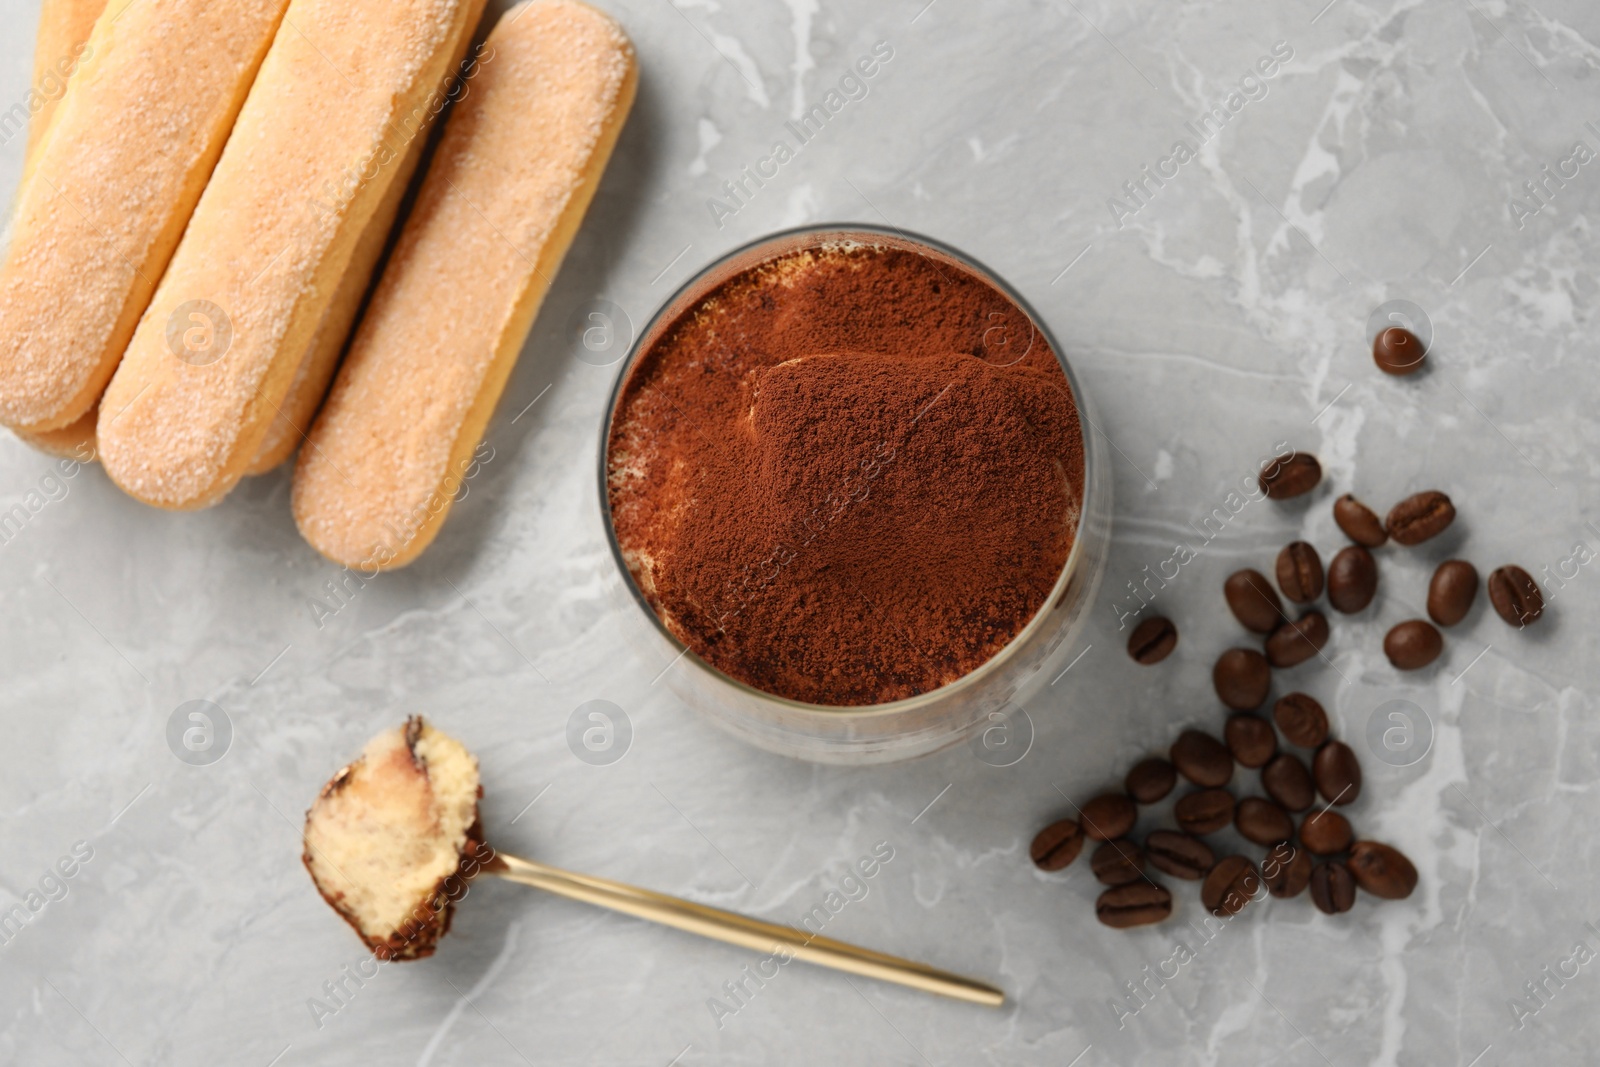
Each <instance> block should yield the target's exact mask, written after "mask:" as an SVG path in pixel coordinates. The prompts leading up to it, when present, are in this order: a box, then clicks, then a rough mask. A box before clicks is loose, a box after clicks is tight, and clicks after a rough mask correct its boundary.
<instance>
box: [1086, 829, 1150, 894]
mask: <svg viewBox="0 0 1600 1067" xmlns="http://www.w3.org/2000/svg"><path fill="white" fill-rule="evenodd" d="M1089 869H1090V870H1091V871H1093V872H1094V876H1095V877H1096V878H1098V879H1099V880H1100V881H1102V882H1104V883H1105V884H1106V885H1127V884H1128V883H1129V882H1135V881H1138V880H1139V879H1140V878H1143V877H1144V853H1143V852H1142V851H1140V849H1139V846H1138V845H1136V844H1134V843H1133V842H1132V841H1129V840H1128V839H1127V838H1125V837H1122V838H1118V839H1117V840H1115V841H1107V842H1106V843H1105V844H1103V845H1101V846H1100V847H1099V848H1097V849H1095V850H1094V855H1093V856H1092V857H1090V859H1089Z"/></svg>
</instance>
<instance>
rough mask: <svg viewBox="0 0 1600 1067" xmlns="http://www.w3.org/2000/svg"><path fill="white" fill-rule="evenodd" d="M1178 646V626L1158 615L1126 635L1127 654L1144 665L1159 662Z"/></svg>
mask: <svg viewBox="0 0 1600 1067" xmlns="http://www.w3.org/2000/svg"><path fill="white" fill-rule="evenodd" d="M1177 647H1178V628H1177V627H1176V626H1174V625H1172V620H1171V619H1167V618H1163V617H1162V616H1160V615H1157V616H1155V617H1154V618H1149V619H1146V620H1144V622H1141V623H1140V624H1139V625H1138V626H1135V627H1134V628H1133V633H1131V634H1129V635H1128V655H1130V656H1132V657H1133V658H1134V659H1136V660H1138V661H1139V662H1140V663H1143V664H1145V665H1146V666H1148V665H1150V664H1152V663H1160V662H1161V661H1162V660H1164V659H1166V658H1167V657H1168V656H1170V655H1172V650H1173V649H1175V648H1177Z"/></svg>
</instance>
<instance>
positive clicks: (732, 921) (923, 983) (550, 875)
mask: <svg viewBox="0 0 1600 1067" xmlns="http://www.w3.org/2000/svg"><path fill="white" fill-rule="evenodd" d="M484 872H485V873H487V874H493V875H496V876H498V877H500V878H505V879H508V880H509V881H513V882H521V883H522V884H523V885H531V886H534V887H535V888H538V889H543V890H546V891H547V892H551V893H555V894H556V895H558V896H563V897H568V898H570V899H572V900H581V901H583V902H584V903H586V904H594V905H597V906H598V907H602V908H610V909H611V910H612V911H620V912H624V913H626V914H628V915H632V916H634V917H636V918H640V919H648V920H649V921H651V922H657V923H661V924H663V925H665V926H672V927H676V928H677V929H679V930H687V931H688V932H689V933H691V934H699V935H700V936H701V937H709V938H713V939H715V940H717V941H726V942H728V943H729V944H731V945H739V946H742V947H744V948H748V949H751V950H753V951H755V952H764V953H776V952H779V951H781V950H784V949H787V950H788V952H789V954H790V955H791V956H792V957H793V958H794V959H800V960H805V961H806V962H807V963H815V964H820V965H821V966H823V967H832V968H834V969H836V970H840V971H848V972H850V973H851V974H859V975H863V976H865V977H867V978H877V979H880V980H882V981H885V982H897V983H899V984H900V985H904V986H910V987H911V988H913V989H921V990H924V991H925V992H929V993H938V994H941V995H942V996H947V997H954V998H956V999H957V1000H966V1001H970V1002H972V1003H974V1004H986V1005H989V1006H990V1007H999V1006H1000V1005H1001V1004H1003V1003H1005V994H1004V993H1002V992H1001V991H1000V990H998V989H996V988H994V987H993V986H990V985H986V984H984V983H983V982H976V981H973V980H972V979H970V978H963V977H961V976H960V975H958V974H951V973H949V972H948V971H941V970H938V969H937V968H934V967H929V966H927V965H926V964H922V963H915V962H913V961H911V960H904V959H901V958H899V957H898V956H889V955H886V954H884V953H882V952H873V951H872V950H870V949H864V948H857V947H856V946H855V945H847V944H845V943H844V942H843V941H835V940H833V939H832V938H827V937H821V936H818V935H814V934H809V933H806V932H805V931H803V930H796V929H795V928H793V927H790V926H779V925H777V924H776V923H769V922H763V921H761V920H760V919H752V918H749V917H748V916H744V915H738V914H735V913H734V912H731V911H723V910H722V909H720V908H710V907H707V906H706V905H704V904H696V903H694V902H693V901H689V900H682V899H680V898H678V897H670V896H667V895H666V894H664V893H655V892H652V891H651V890H648V889H639V888H638V887H636V886H631V885H624V884H623V883H621V882H613V881H611V880H610V879H606V878H595V877H593V876H591V875H587V874H576V873H574V872H572V871H564V870H562V869H560V868H559V867H551V866H548V865H546V864H543V863H535V862H533V861H532V860H525V859H519V858H518V857H516V856H508V855H506V854H505V853H503V852H502V853H499V854H498V858H497V859H496V860H495V861H494V862H491V863H490V864H489V865H487V866H486V867H484Z"/></svg>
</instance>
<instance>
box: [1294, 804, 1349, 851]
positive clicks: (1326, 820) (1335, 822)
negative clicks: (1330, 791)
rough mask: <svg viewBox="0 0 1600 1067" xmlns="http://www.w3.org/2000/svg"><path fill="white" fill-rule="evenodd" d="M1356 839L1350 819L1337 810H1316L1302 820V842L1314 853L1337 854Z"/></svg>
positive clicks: (1307, 849)
mask: <svg viewBox="0 0 1600 1067" xmlns="http://www.w3.org/2000/svg"><path fill="white" fill-rule="evenodd" d="M1354 839H1355V832H1354V831H1353V830H1351V829H1350V820H1349V819H1347V818H1345V817H1344V816H1343V815H1340V814H1339V813H1338V812H1336V811H1329V810H1326V809H1324V810H1321V811H1314V812H1312V813H1311V814H1310V815H1307V816H1306V817H1305V818H1304V819H1302V820H1301V822H1300V843H1301V844H1302V845H1304V846H1306V851H1307V852H1310V853H1313V854H1314V855H1318V856H1336V855H1338V854H1339V853H1341V852H1343V851H1344V850H1345V849H1347V848H1349V847H1350V842H1351V841H1352V840H1354Z"/></svg>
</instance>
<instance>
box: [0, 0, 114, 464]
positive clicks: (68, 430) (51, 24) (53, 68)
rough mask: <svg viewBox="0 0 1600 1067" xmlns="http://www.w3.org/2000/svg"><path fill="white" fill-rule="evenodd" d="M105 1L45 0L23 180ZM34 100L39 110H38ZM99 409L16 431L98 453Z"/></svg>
mask: <svg viewBox="0 0 1600 1067" xmlns="http://www.w3.org/2000/svg"><path fill="white" fill-rule="evenodd" d="M105 6H106V5H105V0H44V5H43V7H42V8H41V9H40V11H39V36H38V39H37V40H36V41H35V42H34V46H33V93H34V94H35V95H34V97H32V98H30V100H29V102H28V108H29V111H30V114H31V117H30V118H29V119H28V145H27V149H26V151H25V153H24V155H23V157H22V180H23V181H27V180H28V175H29V174H31V173H33V167H34V163H35V162H36V161H37V159H38V157H39V145H40V143H42V142H43V140H44V131H45V130H46V129H48V128H49V126H50V120H51V119H52V118H53V117H55V112H56V105H57V104H58V103H60V102H61V97H62V96H63V95H64V94H65V93H66V91H67V80H68V79H69V78H71V77H72V75H73V74H74V73H76V72H77V69H78V64H79V63H82V62H86V61H88V60H89V59H90V58H92V57H93V55H94V53H93V52H92V51H90V49H89V34H90V33H91V32H92V31H93V30H94V20H95V19H97V18H98V17H99V16H100V12H102V11H104V10H105ZM35 100H37V107H38V110H37V111H34V110H33V108H34V107H35ZM98 416H99V408H98V407H92V408H90V409H89V412H88V414H86V415H84V416H83V417H82V418H80V419H79V420H78V421H77V422H74V423H71V424H70V425H67V426H63V427H61V428H60V429H57V430H41V431H39V432H38V433H29V432H28V431H27V430H18V431H14V432H15V433H16V435H17V436H18V437H19V438H21V439H22V441H24V442H25V443H27V444H29V445H32V446H33V447H34V448H37V449H38V450H39V451H41V452H48V453H49V454H50V455H52V456H71V457H82V456H86V455H87V456H89V457H90V460H91V461H92V458H93V456H94V424H95V419H96V418H97V417H98Z"/></svg>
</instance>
